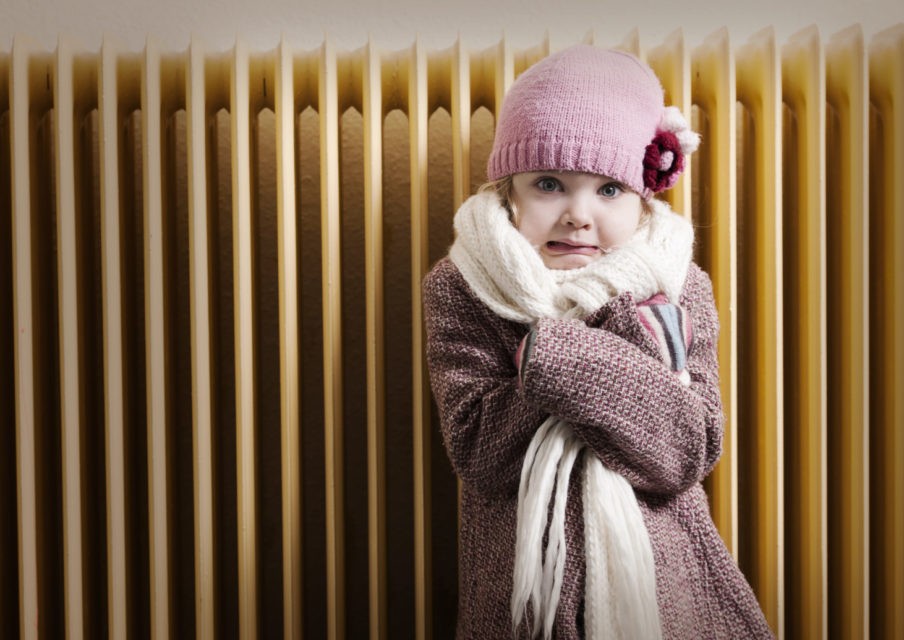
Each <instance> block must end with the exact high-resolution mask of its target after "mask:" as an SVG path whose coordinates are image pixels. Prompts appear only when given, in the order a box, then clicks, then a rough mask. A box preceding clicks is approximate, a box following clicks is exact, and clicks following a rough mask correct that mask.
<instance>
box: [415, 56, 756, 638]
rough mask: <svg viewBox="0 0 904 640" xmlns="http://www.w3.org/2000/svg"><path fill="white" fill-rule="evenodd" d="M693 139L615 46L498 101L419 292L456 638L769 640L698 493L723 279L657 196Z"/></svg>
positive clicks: (564, 62) (566, 59)
mask: <svg viewBox="0 0 904 640" xmlns="http://www.w3.org/2000/svg"><path fill="white" fill-rule="evenodd" d="M697 142H698V137H697V136H696V134H694V133H693V132H691V131H690V130H689V129H688V126H687V123H686V121H685V120H684V118H683V117H682V116H681V113H680V112H679V111H678V110H677V109H675V108H673V107H670V108H665V107H664V106H663V92H662V87H661V86H660V84H659V81H658V80H657V79H656V76H655V75H654V74H653V72H652V70H651V69H650V68H649V67H647V66H646V65H645V64H644V63H642V62H640V61H639V60H637V59H636V58H634V57H632V56H630V55H628V54H625V53H621V52H617V51H603V50H600V49H597V48H594V47H590V46H578V47H572V48H570V49H567V50H565V51H562V52H560V53H558V54H555V55H551V56H549V57H547V58H546V59H544V60H543V61H541V62H539V63H538V64H536V65H534V66H533V67H531V68H530V69H529V70H528V71H526V72H525V73H524V74H522V75H521V76H520V77H519V78H518V80H517V81H516V82H515V83H514V85H513V86H512V88H511V90H510V91H509V93H508V95H507V97H506V99H505V103H504V105H503V107H502V111H501V114H500V116H499V121H498V124H497V128H496V136H495V140H494V145H493V150H492V152H491V155H490V159H489V163H488V178H489V180H490V183H489V187H487V188H484V189H482V190H481V191H480V192H479V193H478V194H477V195H475V196H472V197H471V198H470V199H469V200H467V201H466V202H465V203H464V205H462V207H461V209H460V210H459V211H458V212H457V213H456V215H455V222H454V224H455V231H456V239H455V242H454V244H453V246H452V248H451V249H450V251H449V256H448V257H447V258H444V259H443V260H441V261H440V262H438V263H437V264H436V265H435V267H434V268H433V269H432V270H431V272H430V273H429V274H428V276H427V277H426V279H425V280H424V300H425V307H426V322H427V336H428V342H427V359H428V364H429V368H430V378H431V383H432V388H433V393H434V396H435V398H436V402H437V405H438V407H439V411H440V414H441V416H442V433H443V438H444V442H445V445H446V448H447V451H448V454H449V457H450V459H451V461H452V465H453V467H454V469H455V471H456V473H457V474H458V475H459V477H460V478H461V480H462V505H461V530H460V580H459V588H460V601H459V620H458V630H457V635H458V637H459V638H481V639H486V638H490V639H495V638H510V637H519V638H527V637H531V636H537V635H542V636H543V637H546V638H549V637H556V638H560V639H562V638H589V639H598V638H629V639H634V638H659V637H667V638H750V637H769V636H771V632H770V630H769V628H768V626H767V624H766V622H765V619H764V618H763V615H762V613H761V611H760V609H759V607H758V605H757V601H756V599H755V597H754V595H753V593H752V591H751V589H750V587H749V586H748V585H747V583H746V581H745V580H744V577H743V576H742V574H741V573H740V571H739V570H738V567H737V565H736V564H735V562H734V561H733V559H732V558H731V556H730V555H729V553H728V551H727V550H726V548H725V546H724V545H723V543H722V540H721V538H720V537H719V534H718V532H717V531H716V528H715V526H714V524H713V522H712V519H711V517H710V515H709V509H708V504H707V499H706V495H705V494H704V492H703V488H702V487H701V484H700V482H701V480H702V479H703V478H704V477H705V476H706V475H707V474H708V473H709V472H710V470H711V469H712V468H713V466H714V465H715V463H716V461H717V460H718V458H719V455H720V453H721V441H722V423H723V417H722V407H721V401H720V397H719V379H718V371H717V359H716V339H717V333H718V326H717V317H716V311H715V307H714V303H713V296H712V288H711V284H710V282H709V279H708V278H707V276H706V275H705V274H704V273H703V271H701V270H700V268H699V267H697V266H696V265H695V264H693V263H692V262H691V257H692V249H693V231H692V228H691V226H690V225H689V224H688V223H687V222H686V221H685V220H684V219H683V218H682V217H680V216H678V215H676V214H674V213H672V212H671V210H670V209H669V207H668V206H667V205H666V204H665V203H663V202H661V201H659V200H655V199H653V197H652V196H653V194H654V193H656V192H659V191H661V190H663V189H666V188H669V187H671V186H672V185H673V184H674V182H675V181H676V180H677V177H678V174H679V173H680V172H681V171H682V169H683V167H684V163H685V162H686V161H687V160H686V156H687V155H688V154H689V153H691V152H692V151H693V150H694V149H695V148H696V146H697Z"/></svg>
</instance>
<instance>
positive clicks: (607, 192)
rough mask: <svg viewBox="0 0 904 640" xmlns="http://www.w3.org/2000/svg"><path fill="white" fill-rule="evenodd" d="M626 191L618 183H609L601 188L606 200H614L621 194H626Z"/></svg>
mask: <svg viewBox="0 0 904 640" xmlns="http://www.w3.org/2000/svg"><path fill="white" fill-rule="evenodd" d="M624 191H625V188H624V187H623V186H621V184H619V183H618V182H607V183H606V184H604V185H603V186H602V187H600V195H601V196H605V197H606V198H614V197H615V196H617V195H619V194H620V193H624Z"/></svg>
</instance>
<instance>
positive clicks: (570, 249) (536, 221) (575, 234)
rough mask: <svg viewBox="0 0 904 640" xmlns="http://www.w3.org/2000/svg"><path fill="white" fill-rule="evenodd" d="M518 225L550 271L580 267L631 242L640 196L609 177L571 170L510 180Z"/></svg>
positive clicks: (519, 176) (516, 177) (542, 173)
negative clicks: (610, 250)
mask: <svg viewBox="0 0 904 640" xmlns="http://www.w3.org/2000/svg"><path fill="white" fill-rule="evenodd" d="M511 200H512V204H513V205H514V206H513V209H514V213H515V220H514V223H515V227H517V229H518V231H520V232H521V235H523V236H524V237H525V238H527V240H528V242H530V243H531V245H533V246H534V247H535V248H536V249H537V251H538V252H539V253H540V257H541V258H542V259H543V263H544V264H545V265H546V266H547V267H549V268H550V269H576V268H578V267H583V266H584V265H586V264H589V263H590V262H593V261H594V260H596V259H597V258H599V257H600V256H602V255H603V253H604V252H606V251H608V250H609V249H613V248H615V247H617V246H618V245H620V244H623V243H625V242H627V241H628V240H629V239H630V238H631V237H632V236H633V235H634V232H635V231H636V230H637V226H638V224H639V223H640V218H641V214H642V212H643V205H642V201H641V198H640V196H639V195H638V194H637V193H635V192H634V191H631V190H630V189H629V188H628V187H626V186H624V185H623V184H621V183H620V182H618V181H616V180H613V179H612V178H607V177H606V176H599V175H593V174H590V173H575V172H568V171H562V172H559V171H543V172H531V173H518V174H515V175H514V176H513V177H512V195H511Z"/></svg>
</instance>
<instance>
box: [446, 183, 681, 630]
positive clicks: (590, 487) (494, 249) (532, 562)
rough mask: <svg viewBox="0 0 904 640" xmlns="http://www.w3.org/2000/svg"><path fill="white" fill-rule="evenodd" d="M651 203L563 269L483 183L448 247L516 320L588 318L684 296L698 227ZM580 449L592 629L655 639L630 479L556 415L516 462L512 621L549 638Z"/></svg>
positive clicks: (472, 282)
mask: <svg viewBox="0 0 904 640" xmlns="http://www.w3.org/2000/svg"><path fill="white" fill-rule="evenodd" d="M651 202H652V205H653V216H652V219H651V220H650V221H649V223H648V224H646V225H644V226H643V227H642V228H641V229H639V230H638V231H637V233H636V234H635V236H634V238H632V240H631V241H630V242H628V243H627V244H625V245H624V246H622V247H619V248H618V249H617V250H615V251H612V252H611V253H609V254H607V255H605V256H603V257H601V258H600V259H598V260H595V261H594V262H592V263H591V264H589V265H587V266H585V267H582V268H580V269H572V270H567V271H556V270H552V269H547V268H546V266H545V265H544V264H543V261H542V259H541V258H540V256H539V254H538V253H537V251H536V250H535V249H534V247H532V246H530V244H529V243H528V241H527V240H526V239H525V238H524V236H522V235H521V234H520V233H519V232H518V230H517V229H515V228H514V227H513V226H512V224H511V222H509V218H508V213H507V212H506V211H505V209H504V208H503V207H502V206H501V205H500V203H499V200H498V197H497V196H496V195H495V194H494V193H491V192H487V193H478V194H477V195H475V196H472V197H471V198H469V199H468V200H467V201H466V202H465V203H464V204H463V205H462V206H461V208H460V209H459V210H458V212H457V213H456V215H455V222H454V226H455V231H456V240H455V242H454V244H453V245H452V247H451V249H450V250H449V257H450V258H451V260H452V262H453V263H455V265H456V266H457V267H458V269H459V271H460V272H461V273H462V275H463V276H464V278H465V280H466V281H467V283H468V285H469V286H470V287H471V289H472V290H473V291H474V292H475V294H476V295H477V296H478V297H479V298H480V299H481V301H483V302H484V303H485V304H486V305H487V306H488V307H489V308H490V309H492V310H493V312H495V313H496V314H497V315H499V316H501V317H503V318H506V319H509V320H513V321H515V322H522V323H525V324H528V323H533V322H535V321H536V320H538V319H540V318H580V317H584V316H587V315H589V314H590V313H592V312H593V311H596V310H597V309H598V308H599V307H601V306H602V305H604V304H605V303H607V302H609V300H611V299H612V298H614V297H616V296H617V295H620V294H621V293H624V292H631V293H632V294H633V295H634V296H635V299H638V300H645V299H647V298H649V297H652V296H653V295H655V294H657V293H663V294H664V295H665V296H666V297H667V298H668V299H669V301H671V302H673V303H676V304H677V302H678V298H679V296H680V294H681V288H682V287H683V285H684V281H685V279H686V277H687V269H688V266H689V265H690V261H691V257H692V251H693V228H692V227H691V225H690V224H689V223H688V222H687V221H686V220H684V219H683V218H681V217H680V216H678V215H676V214H674V213H673V212H672V211H671V209H670V208H669V206H668V205H667V204H666V203H664V202H660V201H658V200H653V201H651ZM582 453H583V455H584V458H585V464H584V474H583V477H582V484H583V501H584V523H585V527H584V528H585V530H584V538H585V540H584V546H585V559H586V571H587V575H586V583H585V584H586V593H585V607H584V609H585V620H584V622H585V632H586V636H587V638H588V640H599V639H602V638H632V639H633V638H642V639H647V638H650V639H656V638H659V637H661V635H662V632H661V627H660V622H659V615H658V607H657V604H656V580H655V566H654V562H653V550H652V547H651V545H650V539H649V535H648V533H647V530H646V527H645V525H644V522H643V514H642V513H641V511H640V507H639V506H638V504H637V498H636V496H635V495H634V490H633V489H632V488H631V485H630V484H629V483H628V481H627V480H625V479H624V478H623V477H622V476H620V475H619V474H617V473H615V472H614V471H611V470H609V469H607V468H606V467H605V466H604V465H603V464H602V463H601V462H600V460H599V458H597V457H596V456H595V455H594V454H593V453H592V452H591V451H590V450H589V449H587V448H586V446H585V445H584V444H583V443H582V442H581V441H580V439H579V438H578V437H577V436H576V435H575V433H574V430H573V429H572V428H571V426H570V425H569V424H568V423H567V422H564V421H562V420H560V419H559V418H557V417H555V416H550V417H549V418H548V419H547V420H546V421H545V422H544V423H543V424H542V425H541V426H540V428H539V429H538V430H537V432H536V433H535V434H534V437H533V439H532V440H531V442H530V445H529V446H528V450H527V454H526V455H525V459H524V463H523V466H522V468H521V479H520V484H519V488H518V511H517V532H516V539H515V568H514V575H513V588H512V599H511V615H512V622H513V625H514V627H513V628H514V629H517V628H518V627H519V626H520V625H521V624H522V622H526V623H527V624H528V625H529V627H530V629H531V635H532V637H538V636H539V635H540V634H542V635H543V637H544V638H550V637H552V632H553V627H554V624H555V616H556V611H557V609H558V605H559V599H560V596H561V590H562V581H563V577H564V571H565V560H566V557H567V549H566V536H565V508H566V505H567V498H568V485H569V482H570V479H571V472H572V469H573V468H574V464H575V462H576V461H577V459H578V456H579V455H581V454H582ZM553 493H555V495H553ZM550 504H552V514H551V519H550ZM547 525H548V527H549V538H548V541H547V545H546V548H545V550H544V548H543V535H544V533H545V532H546V529H547ZM528 602H529V603H530V609H531V613H532V615H530V616H529V615H528Z"/></svg>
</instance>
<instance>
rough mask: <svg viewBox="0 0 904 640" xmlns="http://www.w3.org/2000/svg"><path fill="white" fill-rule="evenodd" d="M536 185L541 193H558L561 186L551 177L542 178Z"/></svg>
mask: <svg viewBox="0 0 904 640" xmlns="http://www.w3.org/2000/svg"><path fill="white" fill-rule="evenodd" d="M536 184H537V188H538V189H539V190H540V191H547V192H551V191H558V190H559V189H560V186H561V185H559V181H558V180H556V179H555V178H549V177H545V178H540V179H539V180H537V183H536Z"/></svg>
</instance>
